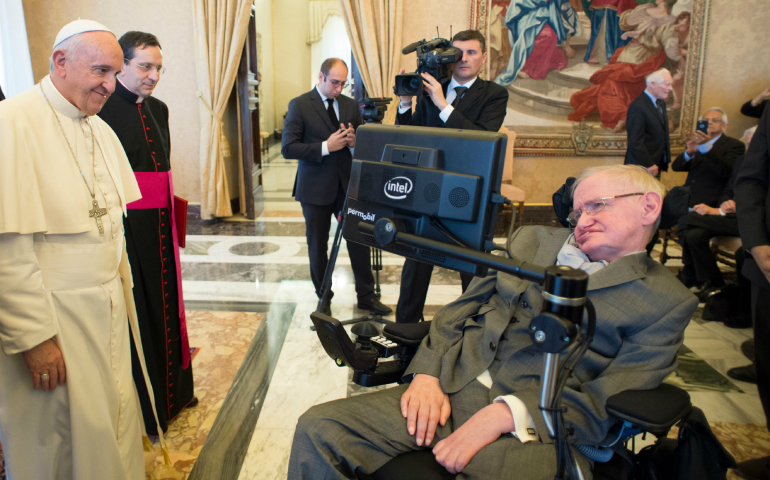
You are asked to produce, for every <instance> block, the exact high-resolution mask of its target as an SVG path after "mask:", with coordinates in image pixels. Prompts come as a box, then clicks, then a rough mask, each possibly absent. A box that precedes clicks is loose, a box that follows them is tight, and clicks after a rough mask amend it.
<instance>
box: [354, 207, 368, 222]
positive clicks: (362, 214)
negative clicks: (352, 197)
mask: <svg viewBox="0 0 770 480" xmlns="http://www.w3.org/2000/svg"><path fill="white" fill-rule="evenodd" d="M348 215H355V216H356V217H361V219H362V220H364V221H367V220H368V221H370V222H373V221H374V214H373V213H364V212H359V211H358V210H354V209H352V208H348Z"/></svg>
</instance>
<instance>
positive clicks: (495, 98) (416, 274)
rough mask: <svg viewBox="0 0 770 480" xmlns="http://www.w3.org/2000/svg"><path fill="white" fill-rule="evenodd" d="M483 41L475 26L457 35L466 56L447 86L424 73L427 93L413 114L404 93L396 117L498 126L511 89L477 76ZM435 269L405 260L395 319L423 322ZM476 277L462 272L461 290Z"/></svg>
mask: <svg viewBox="0 0 770 480" xmlns="http://www.w3.org/2000/svg"><path fill="white" fill-rule="evenodd" d="M485 45H486V41H485V40H484V36H483V35H482V34H481V33H480V32H478V31H477V30H465V31H462V32H459V33H458V34H457V35H455V36H454V38H452V46H454V47H457V48H459V49H460V50H462V51H463V58H462V59H461V60H460V61H459V62H457V64H455V67H454V71H453V72H452V80H451V81H450V82H449V84H447V85H446V86H443V85H441V84H440V83H439V82H438V81H437V80H436V79H435V78H433V76H431V75H430V74H428V73H423V74H422V77H423V79H424V81H423V83H424V86H425V92H426V95H422V96H420V97H419V99H418V100H417V106H416V107H415V110H414V113H412V97H401V101H400V103H399V108H398V115H397V116H396V122H397V123H398V124H399V125H415V126H421V127H439V128H442V127H445V128H462V129H465V130H486V131H489V132H497V131H498V130H500V127H501V126H502V125H503V119H504V118H505V111H506V105H507V104H508V91H507V90H506V89H505V88H504V87H501V86H500V85H498V84H496V83H494V82H488V81H486V80H482V79H480V78H478V75H479V71H480V70H481V67H482V66H483V65H484V63H485V62H486V59H487V54H486V47H485ZM400 73H404V70H401V72H400ZM432 272H433V265H428V264H427V263H422V262H418V261H416V260H411V259H407V260H406V261H405V262H404V268H403V270H402V271H401V293H400V295H399V298H398V306H397V307H396V322H399V323H413V322H418V321H420V318H421V316H422V310H423V308H424V307H425V299H426V297H427V296H428V286H429V285H430V277H431V274H432ZM472 278H473V276H472V275H468V274H460V279H461V281H462V288H463V291H465V289H466V288H467V287H468V284H469V283H470V281H471V279H472Z"/></svg>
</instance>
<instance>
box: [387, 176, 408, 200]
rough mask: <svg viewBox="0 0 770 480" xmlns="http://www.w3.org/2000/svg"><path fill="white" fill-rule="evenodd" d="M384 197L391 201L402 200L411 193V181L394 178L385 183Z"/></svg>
mask: <svg viewBox="0 0 770 480" xmlns="http://www.w3.org/2000/svg"><path fill="white" fill-rule="evenodd" d="M384 190H385V195H387V196H388V198H392V199H393V200H403V199H405V198H406V196H407V195H409V193H410V192H411V191H412V181H411V180H410V179H408V178H406V177H394V178H391V179H390V180H388V181H387V182H385V188H384Z"/></svg>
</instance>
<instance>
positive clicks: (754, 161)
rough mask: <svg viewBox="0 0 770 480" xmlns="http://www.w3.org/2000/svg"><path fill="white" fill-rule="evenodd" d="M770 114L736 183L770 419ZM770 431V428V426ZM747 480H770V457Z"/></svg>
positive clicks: (742, 469) (750, 469) (754, 464)
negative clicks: (769, 141)
mask: <svg viewBox="0 0 770 480" xmlns="http://www.w3.org/2000/svg"><path fill="white" fill-rule="evenodd" d="M769 139H770V108H768V107H767V106H766V107H765V111H764V113H763V114H762V118H761V119H760V120H759V126H758V127H757V131H756V132H755V133H754V137H753V138H752V140H751V144H750V145H749V150H748V152H746V156H745V157H744V159H743V163H742V164H741V170H740V172H739V173H738V179H737V180H736V182H735V203H736V206H737V210H738V229H739V230H740V233H741V242H742V243H743V248H745V249H746V251H747V252H748V253H750V254H751V255H747V256H746V261H745V262H744V264H743V270H742V273H743V275H745V276H746V277H747V278H748V279H749V280H751V302H752V304H753V305H752V317H753V321H754V364H755V368H756V378H757V389H758V390H759V398H760V400H761V401H762V408H763V409H764V411H765V417H766V419H770V143H768V140H769ZM769 427H770V425H769ZM735 472H736V473H738V474H740V475H741V476H742V477H743V478H749V479H765V480H767V479H770V457H763V458H757V459H753V460H748V461H745V462H741V463H739V464H738V467H737V469H736V470H735Z"/></svg>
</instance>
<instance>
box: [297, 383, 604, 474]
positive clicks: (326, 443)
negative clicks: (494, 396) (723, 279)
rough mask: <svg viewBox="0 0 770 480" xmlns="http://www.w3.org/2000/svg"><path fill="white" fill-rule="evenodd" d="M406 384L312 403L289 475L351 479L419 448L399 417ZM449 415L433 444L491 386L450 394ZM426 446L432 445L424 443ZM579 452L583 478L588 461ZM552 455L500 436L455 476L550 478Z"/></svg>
mask: <svg viewBox="0 0 770 480" xmlns="http://www.w3.org/2000/svg"><path fill="white" fill-rule="evenodd" d="M407 387H408V385H401V386H398V387H394V388H390V389H387V390H381V391H378V392H374V393H371V394H366V395H359V396H357V397H352V398H346V399H341V400H336V401H333V402H329V403H324V404H321V405H316V406H314V407H312V408H311V409H310V410H308V411H307V412H305V414H303V415H302V416H301V417H300V419H299V422H298V424H297V429H296V431H295V433H294V443H293V444H292V447H291V458H290V460H289V475H288V478H289V480H297V479H312V480H327V479H355V478H356V474H355V470H356V469H357V468H358V469H360V471H362V472H364V473H372V472H374V471H376V470H377V469H379V468H380V467H382V466H383V465H385V463H387V462H388V460H390V459H391V458H393V457H395V456H397V455H399V454H401V453H406V452H411V451H414V450H420V449H424V448H425V447H418V446H417V444H416V443H415V441H414V436H412V435H409V432H407V430H406V419H405V418H403V417H402V416H401V408H400V400H401V395H402V394H403V393H404V391H406V389H407ZM449 400H450V403H451V406H452V414H451V416H450V418H449V420H448V421H447V423H446V425H445V426H443V427H442V426H441V425H439V426H438V428H437V429H436V435H435V437H434V439H433V442H432V443H431V447H432V446H434V445H436V443H438V442H439V441H440V440H442V439H444V438H446V437H447V436H449V435H450V434H451V433H452V432H453V431H454V430H456V429H457V428H459V427H460V426H461V425H462V424H464V423H465V422H466V421H468V419H470V417H471V416H473V414H475V413H476V412H478V411H479V410H481V409H482V408H484V407H486V406H487V405H489V403H490V401H489V389H487V388H486V387H485V386H483V385H482V384H480V383H479V382H477V381H475V380H474V381H473V382H471V383H470V384H469V385H468V386H466V387H465V388H463V389H462V390H460V391H459V392H457V393H455V394H452V395H450V396H449ZM428 448H430V447H428ZM575 455H576V457H578V462H579V463H580V467H581V470H582V471H583V473H584V474H585V476H586V479H587V480H589V479H590V478H591V474H590V466H589V464H588V461H587V460H586V459H585V458H584V457H582V456H581V455H579V454H577V452H576V453H575ZM555 474H556V454H555V451H554V447H553V445H551V444H543V443H540V442H530V443H526V444H522V443H521V442H520V441H519V440H518V439H517V438H515V437H513V436H511V435H503V436H502V437H500V438H498V439H497V440H496V441H495V442H492V443H491V444H489V445H487V446H486V447H484V448H483V449H481V451H480V452H479V453H477V454H476V456H474V457H473V459H472V460H471V462H470V463H469V464H468V465H467V466H466V467H465V469H464V470H463V472H461V473H460V474H459V475H458V476H457V478H458V480H465V479H469V480H470V479H478V480H482V479H494V480H508V479H510V480H513V479H526V480H541V479H542V480H552V479H553V477H554V475H555Z"/></svg>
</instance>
